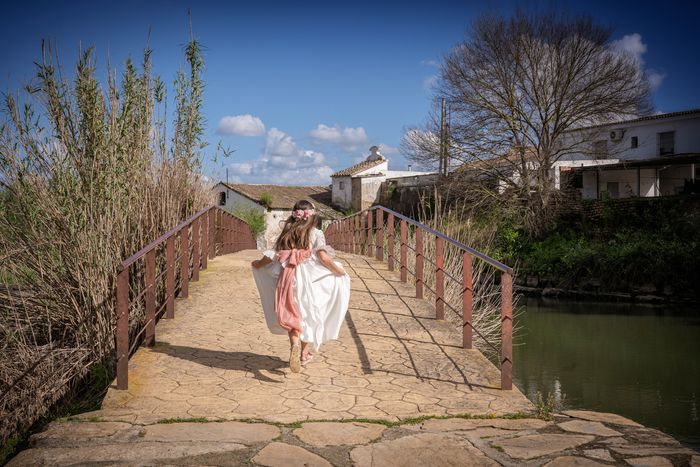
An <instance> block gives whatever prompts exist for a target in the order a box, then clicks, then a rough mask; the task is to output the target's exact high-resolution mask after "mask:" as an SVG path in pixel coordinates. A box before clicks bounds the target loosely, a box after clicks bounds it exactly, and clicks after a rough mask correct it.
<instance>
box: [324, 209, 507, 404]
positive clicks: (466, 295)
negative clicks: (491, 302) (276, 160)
mask: <svg viewBox="0 0 700 467" xmlns="http://www.w3.org/2000/svg"><path fill="white" fill-rule="evenodd" d="M385 213H386V214H387V219H386V222H385V220H384V214H385ZM397 219H398V220H399V238H398V241H399V251H400V256H399V258H395V254H396V251H395V242H396V228H395V227H396V226H395V223H396V220H397ZM409 226H413V229H414V236H415V248H412V247H411V246H409V244H408V231H409ZM326 237H327V239H328V243H329V244H330V245H332V246H333V247H334V248H336V249H338V250H340V251H344V252H348V253H354V254H366V255H367V256H370V257H376V259H378V260H379V261H384V258H385V256H386V260H387V265H388V269H389V270H390V271H393V270H395V264H396V263H398V265H399V270H400V276H401V281H402V282H407V280H408V273H409V272H410V273H411V275H413V276H414V280H415V285H416V298H423V295H424V293H423V292H424V288H428V289H429V290H430V291H431V292H432V293H433V295H434V296H435V315H436V316H435V317H436V318H437V319H445V306H448V307H449V308H451V309H452V310H453V311H455V312H456V313H458V314H459V312H458V310H455V308H454V307H452V306H451V305H450V304H449V303H447V301H446V300H445V278H447V279H448V280H452V281H454V282H456V283H458V284H459V285H460V286H461V287H460V289H461V296H462V310H461V311H462V313H461V314H462V347H463V348H465V349H471V348H472V347H473V333H474V332H476V333H477V334H478V335H479V336H480V337H481V338H482V339H483V340H484V341H485V342H486V343H487V344H489V345H490V346H492V347H493V348H494V349H496V350H498V349H497V348H496V346H494V345H493V344H492V343H490V342H489V341H488V340H487V339H486V338H485V337H484V336H483V335H482V334H481V333H479V331H478V330H477V329H476V328H475V327H474V324H473V321H472V317H473V304H474V290H473V277H472V272H473V269H472V259H473V258H477V259H479V260H481V261H484V262H486V263H487V264H488V265H489V266H491V267H493V268H495V269H497V270H498V271H500V272H501V281H500V286H501V317H500V324H501V326H500V327H501V347H500V370H501V389H506V390H509V389H512V387H513V269H512V268H511V267H509V266H507V265H505V264H503V263H501V262H499V261H496V260H495V259H493V258H491V257H490V256H488V255H486V254H484V253H482V252H480V251H478V250H475V249H473V248H471V247H469V246H467V245H465V244H463V243H461V242H459V241H457V240H455V239H453V238H450V237H448V236H447V235H445V234H444V233H442V232H438V231H437V230H435V229H432V228H430V227H428V226H427V225H425V224H421V223H420V222H418V221H416V220H413V219H411V218H410V217H406V216H404V215H402V214H399V213H398V212H396V211H392V210H391V209H388V208H385V207H384V206H372V207H370V208H367V209H363V210H362V211H359V212H357V213H354V214H352V215H350V216H347V217H344V218H342V219H338V220H336V221H334V222H333V223H331V224H330V225H329V226H328V228H327V229H326ZM425 237H433V238H434V239H435V257H434V260H431V259H430V258H426V256H425V251H424V250H425V248H424V247H425V241H426V238H425ZM446 242H447V243H448V244H450V245H453V246H454V247H456V248H458V249H459V250H461V251H462V277H461V280H460V278H456V277H454V276H453V275H451V274H449V273H447V272H446V271H445V270H444V267H445V243H446ZM385 247H386V250H387V251H386V253H387V254H385ZM409 250H411V251H412V252H413V255H414V264H415V270H414V271H410V269H409V268H408V251H409ZM426 261H428V262H429V263H431V266H432V267H434V271H432V272H433V273H434V287H435V288H434V289H431V288H430V287H428V286H427V285H426V283H425V262H426Z"/></svg>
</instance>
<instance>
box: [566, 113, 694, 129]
mask: <svg viewBox="0 0 700 467" xmlns="http://www.w3.org/2000/svg"><path fill="white" fill-rule="evenodd" d="M694 114H700V109H689V110H681V111H679V112H669V113H665V114H653V115H645V116H643V117H638V118H633V119H628V120H619V121H614V120H613V121H610V122H606V123H601V124H598V125H590V126H584V127H580V128H572V129H571V130H568V131H579V130H588V129H591V128H598V127H606V126H613V125H626V124H629V123H637V122H644V121H647V120H662V119H664V118H673V117H682V116H685V115H694Z"/></svg>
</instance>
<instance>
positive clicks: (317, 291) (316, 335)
mask: <svg viewBox="0 0 700 467" xmlns="http://www.w3.org/2000/svg"><path fill="white" fill-rule="evenodd" d="M310 235H311V238H310V243H311V248H312V254H311V256H310V257H309V259H307V260H306V261H304V262H303V263H301V264H299V265H298V266H297V267H296V270H295V272H294V301H295V302H296V306H297V308H298V309H299V313H300V314H301V336H300V337H301V340H302V341H304V342H308V343H310V344H312V345H313V347H314V348H315V349H316V350H318V348H319V347H320V345H321V344H323V343H324V342H326V341H329V340H332V339H337V338H338V333H339V332H340V326H342V324H343V320H344V319H345V313H346V312H347V310H348V303H349V301H350V277H349V276H348V275H345V276H336V275H335V274H333V273H332V272H331V271H330V270H329V269H328V268H326V267H325V266H324V265H323V264H322V263H321V262H320V260H319V259H318V256H317V254H318V252H319V251H320V250H325V251H326V253H328V254H329V255H330V256H331V257H333V256H335V251H334V250H333V248H332V247H330V246H328V245H326V238H325V236H324V235H323V232H321V231H320V230H318V229H316V228H314V229H313V230H312V231H311V233H310ZM263 254H264V255H265V256H267V257H268V258H270V259H271V260H272V263H270V264H268V265H267V266H265V267H262V268H260V269H255V268H253V277H254V278H255V284H256V285H257V286H258V292H259V293H260V301H261V303H262V307H263V311H264V313H265V321H266V322H267V327H268V328H269V329H270V332H272V333H273V334H287V331H286V330H285V329H283V328H282V327H281V326H280V325H279V324H277V314H276V313H275V290H276V288H277V279H278V278H279V275H280V273H281V272H282V267H283V266H284V265H283V264H280V262H279V261H278V260H277V258H276V256H275V252H274V251H273V250H267V251H265V252H264V253H263ZM336 264H338V265H340V263H339V262H337V261H336Z"/></svg>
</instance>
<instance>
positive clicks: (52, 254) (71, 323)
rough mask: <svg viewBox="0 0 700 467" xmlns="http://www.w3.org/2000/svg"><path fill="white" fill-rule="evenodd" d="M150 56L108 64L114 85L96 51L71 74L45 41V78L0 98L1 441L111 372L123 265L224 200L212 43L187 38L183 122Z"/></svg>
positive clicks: (179, 84)
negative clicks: (212, 154)
mask: <svg viewBox="0 0 700 467" xmlns="http://www.w3.org/2000/svg"><path fill="white" fill-rule="evenodd" d="M151 56H152V51H151V50H149V49H146V50H144V52H143V56H142V58H141V61H140V63H138V64H136V63H134V62H133V61H132V60H131V59H129V60H127V61H126V63H125V66H124V69H123V71H121V73H117V71H116V69H114V68H112V67H111V66H109V65H108V73H107V79H106V82H105V83H103V82H100V81H99V80H98V78H97V71H96V70H97V65H96V63H97V61H96V58H95V52H94V50H93V49H87V50H84V51H81V52H80V54H79V57H78V60H77V64H76V65H75V69H74V70H71V71H70V72H66V70H64V69H63V68H62V67H61V65H60V61H59V59H58V55H57V54H56V53H55V50H54V49H52V47H51V46H50V45H48V44H44V45H42V54H41V58H40V60H39V61H38V62H37V64H36V76H35V78H34V79H33V81H32V82H31V83H30V84H29V85H28V86H27V87H26V88H25V89H24V90H22V91H18V92H15V93H12V94H6V95H4V98H3V101H2V103H0V109H1V111H2V117H1V120H0V260H1V261H0V444H2V443H4V442H6V441H7V440H8V439H10V438H12V437H13V436H15V435H16V434H17V433H22V432H23V431H24V430H26V429H28V428H29V427H30V426H31V425H32V424H33V423H34V422H35V421H36V420H38V419H39V418H40V417H42V416H44V415H45V414H47V413H48V412H49V410H50V408H51V407H52V406H53V405H54V404H55V403H56V401H58V400H60V399H62V398H64V397H66V395H67V394H70V393H71V392H72V391H74V390H75V389H76V388H78V387H80V385H81V384H82V382H83V381H84V378H85V377H86V375H89V374H90V371H91V368H93V367H94V365H98V364H99V365H103V366H104V367H106V368H108V369H109V370H110V372H111V371H112V369H113V364H114V362H113V353H114V336H115V324H116V322H115V321H116V320H115V278H116V271H117V266H118V264H119V263H120V261H121V260H122V259H124V258H125V257H127V256H129V255H130V254H132V253H134V252H135V251H137V250H138V249H140V248H141V247H142V246H144V245H146V244H148V243H149V242H151V241H152V240H154V239H155V238H157V237H158V236H159V235H161V234H162V233H164V232H165V231H167V230H168V229H170V228H172V227H173V226H175V225H176V224H178V223H179V222H180V221H181V220H183V219H185V218H186V217H189V216H190V215H192V214H193V213H195V212H196V211H197V210H199V209H201V208H202V207H204V206H205V205H208V204H210V203H211V202H212V201H213V200H212V199H211V195H210V192H209V190H208V189H207V188H206V187H205V184H204V181H203V179H202V177H201V175H200V172H199V170H200V166H201V157H202V150H203V147H204V145H203V141H202V131H203V130H202V129H203V125H204V119H203V117H202V115H201V112H200V108H201V101H202V92H203V81H202V71H203V60H202V54H201V51H200V46H199V44H198V43H197V42H196V41H195V40H191V41H190V42H189V43H188V44H187V46H186V49H185V58H186V63H187V65H186V69H185V70H183V71H180V72H178V74H177V76H176V79H175V81H174V94H173V96H174V97H173V98H172V99H171V100H172V101H173V103H174V112H171V113H172V120H171V119H168V118H167V116H168V115H169V114H168V101H169V99H168V96H167V86H165V84H164V82H163V81H162V80H161V79H160V77H158V76H156V75H155V74H154V72H153V66H152V58H151ZM171 105H172V104H171ZM132 275H133V276H134V283H136V280H138V278H139V277H140V276H141V275H142V271H141V272H139V271H138V270H136V271H135V272H134V273H133V274H132ZM131 319H132V320H134V321H135V322H136V324H135V325H138V322H139V321H142V319H143V315H142V312H141V311H139V309H137V310H136V311H135V312H134V314H133V315H132V317H131ZM110 378H111V376H110ZM107 380H109V378H108V379H107Z"/></svg>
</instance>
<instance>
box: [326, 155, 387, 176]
mask: <svg viewBox="0 0 700 467" xmlns="http://www.w3.org/2000/svg"><path fill="white" fill-rule="evenodd" d="M383 162H386V159H377V160H376V161H362V162H360V163H359V164H355V165H353V166H352V167H348V168H347V169H343V170H339V171H338V172H336V173H334V174H333V175H331V177H350V176H352V175H355V174H358V173H360V172H362V171H364V170H367V169H371V168H372V167H376V166H378V165H379V164H381V163H383Z"/></svg>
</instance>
